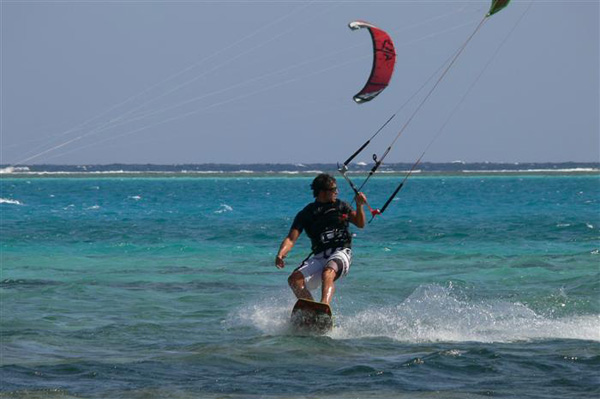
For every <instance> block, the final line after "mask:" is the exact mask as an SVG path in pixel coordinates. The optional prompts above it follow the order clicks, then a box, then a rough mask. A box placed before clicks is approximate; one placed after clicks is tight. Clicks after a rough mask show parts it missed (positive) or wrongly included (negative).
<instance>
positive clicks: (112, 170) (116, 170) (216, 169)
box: [0, 161, 600, 176]
mask: <svg viewBox="0 0 600 399" xmlns="http://www.w3.org/2000/svg"><path fill="white" fill-rule="evenodd" d="M372 166H373V164H372V163H365V162H358V163H356V164H352V165H350V166H349V171H348V173H367V172H368V171H369V170H371V167H372ZM412 167H413V165H412V164H411V163H389V164H385V165H383V166H382V167H381V168H380V169H379V172H380V173H388V174H389V173H398V174H406V173H407V172H408V171H409V170H410V169H411V168H412ZM322 171H327V172H336V171H337V165H336V164H327V163H312V164H303V163H296V164H291V163H288V164H272V163H256V164H222V163H211V164H179V165H177V164H176V165H152V164H147V165H138V164H110V165H29V166H19V167H15V166H8V165H0V174H5V175H17V176H20V175H23V176H36V175H111V174H114V175H125V174H131V175H143V174H158V175H162V174H184V175H207V174H208V175H214V174H218V175H221V174H225V175H226V174H234V175H240V174H241V175H245V174H250V175H252V174H284V175H286V174H292V175H296V174H316V173H320V172H322ZM599 172H600V163H598V162H559V163H490V162H479V163H466V162H463V161H455V162H447V163H432V162H423V163H421V164H420V165H419V169H418V170H417V171H415V172H413V173H423V174H425V173H434V174H436V173H438V174H439V173H441V174H450V173H453V174H473V173H474V174H483V173H488V174H507V173H525V174H543V173H551V174H560V173H562V174H565V173H566V174H569V173H599Z"/></svg>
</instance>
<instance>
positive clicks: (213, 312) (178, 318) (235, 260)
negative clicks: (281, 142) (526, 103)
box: [0, 173, 600, 398]
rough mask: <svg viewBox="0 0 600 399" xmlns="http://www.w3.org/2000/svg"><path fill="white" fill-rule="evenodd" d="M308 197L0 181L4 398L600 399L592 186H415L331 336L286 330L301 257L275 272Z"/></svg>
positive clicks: (304, 185)
mask: <svg viewBox="0 0 600 399" xmlns="http://www.w3.org/2000/svg"><path fill="white" fill-rule="evenodd" d="M398 178H399V177H398V176H389V177H380V178H379V179H378V180H375V181H373V182H372V184H371V186H370V187H369V189H368V190H367V195H368V197H369V200H370V202H371V203H372V204H373V205H380V204H382V203H383V202H384V201H385V199H386V197H387V196H388V195H389V193H390V192H391V191H392V190H393V188H394V186H395V185H396V184H397V182H398ZM310 181H311V177H289V176H288V177H281V176H277V175H274V176H272V177H264V176H262V177H252V176H250V177H239V176H238V177H227V176H225V177H220V178H216V177H189V176H188V177H185V176H168V177H162V178H161V177H144V175H139V176H137V177H123V178H118V177H94V175H84V176H80V177H77V178H73V177H69V176H65V177H50V178H48V177H43V176H25V177H12V178H11V177H10V176H5V177H2V180H0V182H1V184H2V193H1V195H0V197H1V199H0V202H1V203H0V210H1V218H2V219H1V234H2V236H1V237H2V247H1V249H2V252H1V261H2V277H1V286H0V294H1V316H2V323H1V324H2V325H1V332H2V342H1V357H0V361H1V368H0V381H1V387H0V396H8V397H22V398H38V397H52V398H63V397H69V398H70V397H77V398H79V397H84V398H96V397H97V398H100V397H102V398H109V397H110V398H148V397H156V398H282V397H285V398H292V397H293V398H479V397H490V396H491V397H502V398H566V397H569V398H575V397H577V398H597V397H598V396H599V395H600V388H599V387H600V377H599V376H600V344H599V341H600V254H599V249H600V229H599V227H600V178H599V176H598V174H597V173H589V174H578V175H573V174H552V175H547V174H543V173H542V174H536V175H521V174H515V175H509V176H506V175H499V174H484V175H476V176H464V175H442V176H422V177H421V176H416V177H413V178H411V180H409V182H408V184H407V186H406V188H405V189H404V190H403V191H402V192H401V194H400V195H399V196H398V198H397V200H395V201H394V202H393V204H392V205H391V206H390V208H389V209H388V210H387V211H386V213H385V214H384V215H383V216H382V217H380V218H378V219H376V220H375V221H374V222H373V223H372V224H370V225H368V226H367V227H366V228H365V229H363V230H355V231H354V233H355V237H354V253H355V259H354V263H353V265H352V269H351V271H350V274H349V275H348V276H347V278H346V279H344V280H343V281H341V282H340V283H339V284H338V287H337V288H338V289H337V294H336V297H335V300H334V303H333V311H334V315H335V325H336V326H335V328H334V330H333V331H332V332H331V333H330V334H328V335H327V336H320V337H319V336H300V335H297V334H295V333H294V332H293V330H292V329H291V328H290V326H289V322H288V318H289V312H290V309H291V307H292V306H293V303H294V298H293V297H292V294H291V292H290V291H289V289H288V288H287V286H286V278H287V274H288V273H289V272H291V270H292V269H293V267H295V265H296V264H298V263H299V262H300V261H301V260H302V259H303V258H304V257H305V256H306V255H307V254H308V252H309V243H308V242H307V241H308V240H307V239H306V238H305V237H302V238H301V240H300V242H299V243H298V245H297V246H296V248H294V250H293V251H292V253H291V254H290V256H289V257H288V267H287V268H286V270H283V271H281V270H277V269H276V268H275V266H274V264H273V259H274V256H275V254H276V251H277V249H278V247H279V243H280V242H281V240H282V239H283V237H284V236H285V235H286V234H287V231H288V229H289V226H290V224H291V221H292V219H293V216H294V215H295V213H296V212H297V211H298V210H299V209H300V208H301V207H303V206H304V205H305V204H306V203H307V202H308V201H311V193H310V189H309V183H310ZM341 183H342V182H340V187H343V185H342V184H341ZM343 188H345V187H343ZM349 195H350V194H349V191H348V190H345V191H342V193H341V196H342V197H344V198H346V199H349Z"/></svg>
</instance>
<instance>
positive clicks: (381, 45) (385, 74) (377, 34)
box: [348, 21, 396, 104]
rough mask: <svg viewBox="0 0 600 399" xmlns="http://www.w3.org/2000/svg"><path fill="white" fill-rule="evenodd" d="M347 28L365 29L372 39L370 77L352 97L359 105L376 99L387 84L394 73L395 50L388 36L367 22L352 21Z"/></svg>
mask: <svg viewBox="0 0 600 399" xmlns="http://www.w3.org/2000/svg"><path fill="white" fill-rule="evenodd" d="M348 27H349V28H350V29H352V30H357V29H362V28H367V29H368V30H369V33H371V38H372V39H373V68H372V69H371V75H370V76H369V79H368V80H367V83H366V84H365V87H363V88H362V90H361V91H360V92H358V93H357V94H356V95H355V96H354V101H356V102H357V103H359V104H361V103H365V102H367V101H371V100H372V99H374V98H375V97H377V95H379V93H381V92H382V91H383V90H384V89H385V88H386V87H387V85H388V84H389V82H390V79H392V74H393V73H394V65H395V64H396V50H395V49H394V43H393V42H392V39H391V38H390V36H389V35H388V34H387V33H386V32H384V31H382V30H381V29H379V28H378V27H376V26H374V25H372V24H370V23H368V22H365V21H354V22H350V23H349V24H348Z"/></svg>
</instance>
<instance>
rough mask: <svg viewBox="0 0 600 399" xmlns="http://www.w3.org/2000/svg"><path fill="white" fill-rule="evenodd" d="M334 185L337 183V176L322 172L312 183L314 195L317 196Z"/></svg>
mask: <svg viewBox="0 0 600 399" xmlns="http://www.w3.org/2000/svg"><path fill="white" fill-rule="evenodd" d="M333 185H335V177H333V176H331V175H330V174H327V173H321V174H320V175H319V176H317V177H315V180H313V182H312V183H311V185H310V188H312V190H313V197H315V198H317V196H318V195H319V192H320V191H325V190H329V189H330V188H331V187H332V186H333Z"/></svg>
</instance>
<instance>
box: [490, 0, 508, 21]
mask: <svg viewBox="0 0 600 399" xmlns="http://www.w3.org/2000/svg"><path fill="white" fill-rule="evenodd" d="M509 2H510V0H493V1H492V6H491V7H490V11H488V13H487V16H488V17H490V16H492V15H494V14H495V13H497V12H498V11H500V10H502V9H503V8H504V7H506V6H507V5H508V3H509Z"/></svg>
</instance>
